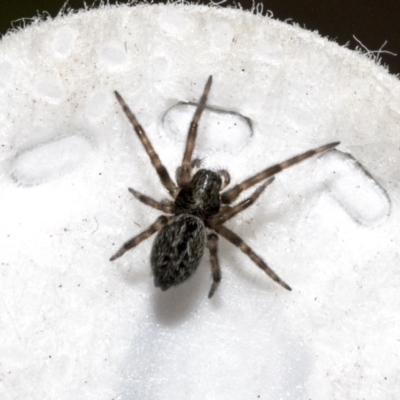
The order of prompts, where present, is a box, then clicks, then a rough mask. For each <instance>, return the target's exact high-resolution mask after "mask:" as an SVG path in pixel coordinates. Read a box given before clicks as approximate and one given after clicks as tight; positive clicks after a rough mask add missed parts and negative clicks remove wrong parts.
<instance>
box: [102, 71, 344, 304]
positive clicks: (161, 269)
mask: <svg viewBox="0 0 400 400" xmlns="http://www.w3.org/2000/svg"><path fill="white" fill-rule="evenodd" d="M211 83H212V77H211V76H210V77H209V78H208V81H207V83H206V86H205V88H204V92H203V95H202V97H201V99H200V102H199V104H198V106H197V109H196V112H195V114H194V116H193V120H192V122H191V124H190V128H189V133H188V136H187V140H186V147H185V152H184V155H183V159H182V164H181V166H180V167H178V169H177V171H176V180H177V185H176V184H175V183H174V182H173V180H172V179H171V177H170V175H169V173H168V171H167V169H166V168H165V167H164V166H163V164H162V163H161V161H160V159H159V157H158V155H157V153H156V152H155V151H154V148H153V146H152V144H151V142H150V140H149V139H148V137H147V135H146V133H145V131H144V130H143V128H142V127H141V126H140V124H139V122H138V121H137V119H136V117H135V115H134V114H133V113H132V111H131V110H130V109H129V107H128V106H127V104H126V103H125V101H124V100H123V99H122V97H121V96H120V94H119V93H118V92H115V95H116V97H117V99H118V101H119V103H120V104H121V106H122V108H123V110H124V111H125V114H126V115H127V117H128V118H129V120H130V122H131V123H132V125H133V127H134V129H135V132H136V134H137V135H138V137H139V139H140V140H141V142H142V144H143V146H144V148H145V150H146V152H147V154H148V156H149V157H150V161H151V163H152V164H153V166H154V168H155V170H156V172H157V174H158V176H159V178H160V180H161V183H162V184H163V185H164V187H165V188H166V189H167V190H168V192H169V194H170V195H171V196H172V198H173V199H174V201H171V200H167V201H157V200H154V199H153V198H151V197H148V196H146V195H144V194H141V193H139V192H137V191H136V190H134V189H131V188H130V189H129V191H130V192H131V193H132V194H133V195H134V196H135V197H136V198H137V199H138V200H139V201H141V202H142V203H145V204H147V205H148V206H150V207H153V208H156V209H158V210H161V211H163V212H164V213H166V214H169V215H168V216H166V215H161V216H160V217H158V218H157V220H156V221H155V222H154V223H153V224H152V225H150V227H149V228H148V229H146V230H145V231H143V232H142V233H140V234H139V235H137V236H135V237H133V238H132V239H130V240H128V241H127V242H126V243H125V244H124V245H123V246H122V247H121V248H120V249H119V250H118V251H117V253H115V254H114V255H113V256H112V257H111V259H110V260H111V261H113V260H115V259H117V258H118V257H121V256H122V255H123V254H124V253H125V252H126V251H127V250H129V249H131V248H133V247H135V246H137V245H138V244H139V243H141V242H142V241H143V240H145V239H147V238H148V237H150V236H151V235H153V234H154V233H156V232H158V234H157V236H156V238H155V240H154V243H153V248H152V250H151V256H150V263H151V268H152V271H153V275H154V284H155V286H157V287H160V289H162V290H167V289H169V288H170V287H171V286H176V285H178V284H180V283H182V282H184V281H185V280H186V279H188V278H189V277H190V276H191V275H193V273H194V272H195V271H196V269H197V267H198V265H199V264H200V260H201V257H202V255H203V253H204V250H205V247H206V246H207V247H208V249H209V251H210V263H211V273H212V278H213V284H212V286H211V289H210V292H209V294H208V297H211V296H212V295H213V294H214V292H215V290H216V289H217V287H218V284H219V282H220V280H221V270H220V267H219V262H218V257H217V243H218V235H217V234H219V235H221V236H223V237H224V238H225V239H227V240H228V241H229V242H231V243H232V244H234V245H235V246H237V247H239V249H240V250H241V251H242V252H243V253H245V254H247V255H248V256H249V257H250V259H251V260H252V261H253V262H254V263H255V264H256V265H258V266H259V267H260V268H261V269H262V270H263V271H264V272H265V273H266V274H267V275H268V276H269V277H270V278H271V279H273V280H274V281H276V282H277V283H279V284H280V285H282V286H283V287H284V288H285V289H288V290H291V288H290V287H289V285H288V284H286V283H285V282H284V281H282V279H280V278H279V277H278V275H277V274H276V273H275V272H274V271H273V270H272V269H271V268H270V267H268V265H267V264H266V263H265V262H264V261H263V260H262V259H261V258H260V257H259V256H258V255H257V254H256V253H255V252H254V251H253V250H252V249H251V248H250V247H249V246H248V245H247V244H246V243H245V242H244V241H243V240H242V239H241V238H240V237H239V236H238V235H236V233H234V232H233V231H231V230H230V229H228V228H227V227H225V226H224V225H223V224H224V222H226V221H227V220H229V219H231V218H232V217H234V216H235V215H236V214H238V213H240V212H241V211H243V210H245V209H246V208H248V207H249V206H251V205H252V204H253V203H254V202H255V201H256V200H257V198H258V197H259V196H260V195H261V193H262V192H263V191H264V189H265V188H266V187H267V186H268V185H269V184H270V183H271V182H272V181H273V179H274V178H273V175H275V174H276V173H277V172H279V171H282V170H283V169H286V168H288V167H290V166H292V165H294V164H296V163H298V162H300V161H303V160H305V159H306V158H309V157H311V156H313V155H315V154H318V153H322V152H324V151H326V150H329V149H331V148H333V147H335V146H337V145H338V144H339V142H334V143H329V144H327V145H324V146H321V147H318V148H316V149H313V150H309V151H307V152H305V153H303V154H300V155H298V156H295V157H293V158H290V159H289V160H286V161H284V162H282V163H280V164H276V165H273V166H272V167H269V168H266V169H264V170H263V171H261V172H259V173H257V174H255V175H253V176H251V177H250V178H248V179H246V180H245V181H243V182H241V183H239V184H237V185H236V186H234V187H233V188H231V189H229V190H226V191H224V192H223V193H221V191H222V190H224V189H225V187H226V186H227V185H228V184H229V182H230V176H229V173H228V172H227V171H226V170H219V171H217V172H215V171H211V170H208V169H199V170H198V171H197V172H196V173H194V174H193V171H194V169H195V168H196V167H198V166H199V164H200V162H199V160H198V159H194V160H192V155H193V150H194V145H195V141H196V135H197V126H198V123H199V120H200V117H201V114H202V112H203V111H204V108H205V104H206V100H207V96H208V93H209V91H210V87H211ZM259 182H264V183H263V184H261V185H260V186H259V187H258V188H257V189H256V190H255V191H254V192H253V194H252V195H251V196H250V197H248V198H247V199H245V200H243V201H241V202H239V203H238V204H236V205H232V206H230V205H228V204H230V203H232V202H233V201H234V200H236V199H237V197H238V196H239V195H240V194H241V193H242V192H243V191H244V190H246V189H249V188H250V187H252V186H254V185H255V184H257V183H259Z"/></svg>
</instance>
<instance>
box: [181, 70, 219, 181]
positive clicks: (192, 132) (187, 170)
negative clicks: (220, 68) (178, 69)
mask: <svg viewBox="0 0 400 400" xmlns="http://www.w3.org/2000/svg"><path fill="white" fill-rule="evenodd" d="M211 83H212V76H210V77H209V78H208V80H207V83H206V86H205V87H204V91H203V94H202V96H201V98H200V101H199V105H198V106H197V109H196V112H195V113H194V116H193V119H192V122H191V123H190V128H189V132H188V136H187V139H186V147H185V152H184V154H183V159H182V166H181V168H180V170H179V182H181V185H182V186H184V185H186V184H187V183H188V182H189V181H190V179H191V177H192V176H191V175H192V166H191V160H192V155H193V150H194V145H195V142H196V136H197V127H198V125H199V120H200V117H201V114H202V113H203V111H204V108H205V106H206V101H207V96H208V93H209V91H210V87H211Z"/></svg>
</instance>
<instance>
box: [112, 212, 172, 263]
mask: <svg viewBox="0 0 400 400" xmlns="http://www.w3.org/2000/svg"><path fill="white" fill-rule="evenodd" d="M170 219H171V218H169V217H167V216H165V215H161V216H160V217H158V218H157V219H156V221H155V222H154V223H153V224H151V225H150V226H149V227H148V228H147V229H146V230H145V231H143V232H141V233H139V235H136V236H134V237H133V238H132V239H129V240H128V241H127V242H125V243H124V244H123V245H122V247H121V248H120V249H119V250H118V251H117V252H116V253H115V254H114V255H113V256H112V257H111V258H110V261H114V260H116V259H117V258H119V257H121V256H122V255H123V254H124V253H125V252H127V251H128V250H130V249H131V248H133V247H135V246H137V245H138V244H140V243H141V242H143V240H146V239H147V238H149V237H150V236H151V235H153V234H154V233H156V232H158V231H159V230H161V228H163V227H164V226H165V225H167V223H168V221H169V220H170Z"/></svg>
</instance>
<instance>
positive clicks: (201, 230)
mask: <svg viewBox="0 0 400 400" xmlns="http://www.w3.org/2000/svg"><path fill="white" fill-rule="evenodd" d="M205 245H206V228H205V226H204V223H203V221H202V220H201V219H200V218H197V217H195V216H193V215H189V214H181V215H178V216H177V217H176V218H175V219H174V220H173V221H172V222H170V223H169V224H168V225H166V226H164V228H162V229H161V230H160V232H159V233H158V235H157V236H156V238H155V240H154V243H153V248H152V251H151V256H150V262H151V268H152V271H153V275H154V285H155V286H156V287H159V288H160V289H161V290H167V289H169V288H170V287H171V286H176V285H178V284H180V283H182V282H184V281H185V280H186V279H188V278H189V277H190V276H191V275H193V273H194V272H195V271H196V269H197V267H198V265H199V263H200V260H201V257H202V255H203V252H204V248H205Z"/></svg>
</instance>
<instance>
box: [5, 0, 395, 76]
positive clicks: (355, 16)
mask: <svg viewBox="0 0 400 400" xmlns="http://www.w3.org/2000/svg"><path fill="white" fill-rule="evenodd" d="M84 2H85V0H69V1H68V4H67V7H68V8H71V9H80V8H84ZM108 2H109V3H110V4H114V3H115V1H113V0H109V1H108ZM120 2H121V3H123V2H124V1H123V0H120ZM159 2H165V1H158V0H155V1H153V3H159ZM64 3H65V0H0V34H4V33H5V32H7V30H8V29H9V28H11V26H12V21H16V20H18V19H20V18H30V17H34V16H36V15H38V13H40V14H42V15H43V13H45V12H48V13H49V14H50V15H51V16H53V17H54V16H56V15H57V13H58V12H59V10H60V9H61V7H62V6H63V4H64ZM195 3H200V4H207V3H208V1H202V0H199V1H195ZM236 3H240V4H241V6H242V7H243V9H246V10H250V9H251V8H252V5H253V1H252V0H239V1H238V2H235V1H232V0H227V1H226V2H225V3H224V4H222V6H229V5H230V6H232V5H235V4H236ZM258 3H260V4H262V5H263V13H264V14H265V13H266V12H267V11H271V12H272V13H273V16H274V18H277V19H279V20H281V21H285V20H289V21H290V22H293V23H297V24H299V25H300V26H302V27H304V28H307V29H309V30H317V31H318V32H319V33H320V34H321V35H322V36H325V37H328V38H331V39H333V40H335V41H336V42H337V43H339V44H341V45H344V44H346V43H347V44H348V46H349V47H350V48H351V49H354V48H356V47H357V46H360V45H359V44H358V43H357V41H356V40H355V39H354V38H353V35H354V36H356V37H357V39H358V40H360V41H361V42H362V43H363V45H365V46H366V47H367V48H368V49H369V50H379V48H381V47H382V45H383V44H384V43H385V41H387V44H386V46H385V47H384V48H383V50H386V51H390V52H392V53H396V54H398V55H399V56H398V57H397V56H393V55H390V54H385V53H383V54H381V58H382V61H383V63H384V64H386V65H387V66H388V67H389V71H390V72H391V73H392V74H400V64H399V61H398V60H399V57H400V0H346V1H345V0H263V1H258ZM86 4H87V5H88V6H90V5H91V4H93V0H86ZM96 4H97V5H98V4H99V1H95V6H96ZM18 24H20V23H19V22H14V25H18Z"/></svg>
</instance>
